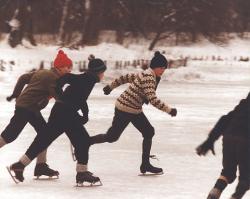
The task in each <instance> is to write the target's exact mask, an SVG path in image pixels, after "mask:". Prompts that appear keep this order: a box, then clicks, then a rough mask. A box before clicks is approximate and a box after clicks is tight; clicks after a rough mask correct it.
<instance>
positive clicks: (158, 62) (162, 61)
mask: <svg viewBox="0 0 250 199" xmlns="http://www.w3.org/2000/svg"><path fill="white" fill-rule="evenodd" d="M158 67H165V68H167V67H168V60H167V59H166V58H165V56H164V55H162V54H161V53H160V52H159V51H156V52H155V54H154V57H153V58H152V59H151V62H150V68H158Z"/></svg>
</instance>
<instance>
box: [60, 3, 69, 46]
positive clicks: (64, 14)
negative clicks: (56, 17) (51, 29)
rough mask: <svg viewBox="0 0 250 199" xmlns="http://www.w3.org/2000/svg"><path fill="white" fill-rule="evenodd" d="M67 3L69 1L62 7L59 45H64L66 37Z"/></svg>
mask: <svg viewBox="0 0 250 199" xmlns="http://www.w3.org/2000/svg"><path fill="white" fill-rule="evenodd" d="M69 3H70V0H65V1H64V4H63V7H62V18H61V23H60V27H59V45H62V46H63V45H64V44H65V36H66V30H65V29H66V20H67V18H68V13H69Z"/></svg>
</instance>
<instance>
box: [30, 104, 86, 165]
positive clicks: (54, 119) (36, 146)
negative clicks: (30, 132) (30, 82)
mask: <svg viewBox="0 0 250 199" xmlns="http://www.w3.org/2000/svg"><path fill="white" fill-rule="evenodd" d="M64 132H65V133H66V135H67V136H68V138H69V139H70V141H71V143H72V145H73V146H74V148H75V156H76V159H77V162H78V163H80V164H87V163H88V158H89V156H88V153H89V146H90V139H89V134H88V132H87V131H86V129H85V128H84V126H83V125H82V122H81V119H80V116H79V114H78V112H77V111H73V110H71V109H70V108H69V107H67V106H66V105H65V104H62V103H55V105H54V106H53V108H52V110H51V113H50V117H49V121H48V124H47V129H46V131H45V132H43V133H42V134H39V135H37V136H36V138H35V140H34V141H33V143H32V144H31V145H30V147H29V149H28V150H27V151H26V153H25V154H26V155H27V156H28V157H29V159H30V160H33V159H34V158H35V157H36V156H37V155H38V154H39V153H40V152H42V151H43V150H44V149H46V148H47V147H48V146H49V145H50V144H51V143H52V142H53V141H54V140H55V139H56V138H57V137H58V136H60V135H61V134H63V133H64Z"/></svg>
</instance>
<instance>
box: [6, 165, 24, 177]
mask: <svg viewBox="0 0 250 199" xmlns="http://www.w3.org/2000/svg"><path fill="white" fill-rule="evenodd" d="M9 169H10V171H13V172H14V173H15V175H13V176H12V177H13V178H15V179H17V180H18V181H19V182H23V181H24V177H23V171H24V165H23V164H22V163H21V162H16V163H14V164H12V165H11V166H10V167H9ZM10 174H11V173H10ZM11 175H12V174H11Z"/></svg>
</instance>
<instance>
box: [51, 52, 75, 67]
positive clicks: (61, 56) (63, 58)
mask: <svg viewBox="0 0 250 199" xmlns="http://www.w3.org/2000/svg"><path fill="white" fill-rule="evenodd" d="M70 66H72V60H71V59H70V58H68V56H67V55H66V54H65V53H64V52H63V51H62V50H59V51H58V54H57V56H56V58H55V60H54V67H56V68H62V67H70Z"/></svg>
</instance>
